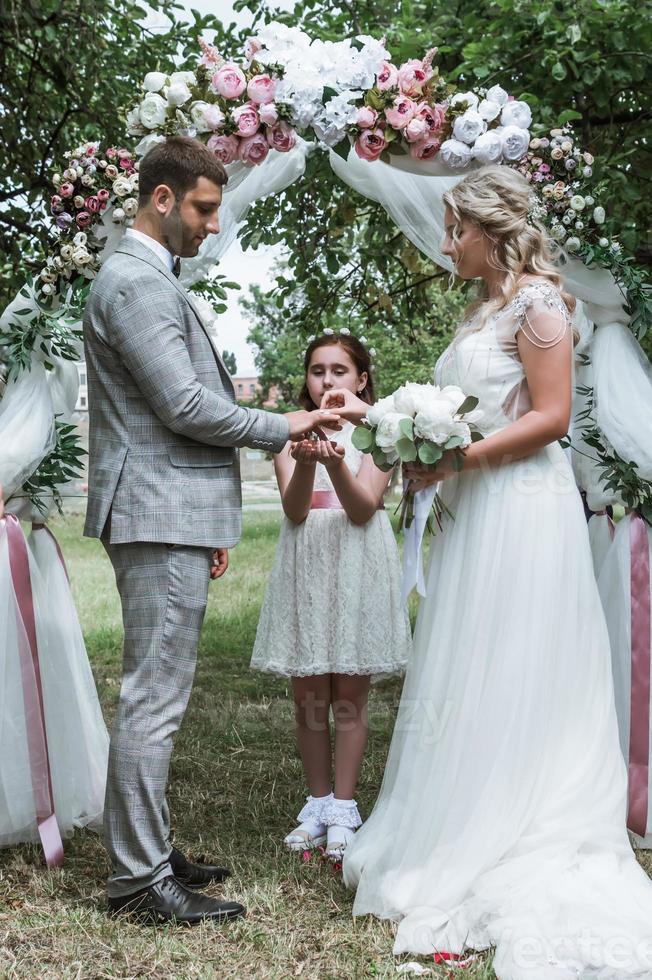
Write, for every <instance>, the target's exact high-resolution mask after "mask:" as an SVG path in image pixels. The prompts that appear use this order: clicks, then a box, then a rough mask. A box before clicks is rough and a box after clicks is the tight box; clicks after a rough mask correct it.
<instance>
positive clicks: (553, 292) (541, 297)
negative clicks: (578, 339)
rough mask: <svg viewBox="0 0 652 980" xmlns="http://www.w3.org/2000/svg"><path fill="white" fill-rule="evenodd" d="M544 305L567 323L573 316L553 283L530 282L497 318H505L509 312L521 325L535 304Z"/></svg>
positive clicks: (500, 311) (498, 313)
mask: <svg viewBox="0 0 652 980" xmlns="http://www.w3.org/2000/svg"><path fill="white" fill-rule="evenodd" d="M536 302H540V303H543V304H544V305H545V306H546V307H547V308H548V309H549V310H551V311H554V312H555V313H559V315H560V316H562V317H563V319H564V322H565V323H567V322H568V321H569V320H570V318H571V316H570V313H569V311H568V307H567V306H566V304H565V303H564V301H563V299H562V296H561V293H560V292H559V290H558V289H556V288H555V286H553V284H552V283H551V282H529V283H526V285H525V286H522V287H521V288H520V289H519V291H518V292H517V293H516V295H515V296H514V299H513V300H511V301H510V302H509V303H508V304H507V306H505V307H503V309H502V310H498V312H497V313H496V318H498V317H501V316H504V315H505V314H506V313H507V312H509V313H510V314H511V315H512V316H514V317H515V318H516V320H517V321H518V322H519V324H522V323H523V320H524V319H525V317H526V315H527V311H528V309H529V308H530V307H531V306H533V304H534V303H536Z"/></svg>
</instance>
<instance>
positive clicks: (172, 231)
mask: <svg viewBox="0 0 652 980" xmlns="http://www.w3.org/2000/svg"><path fill="white" fill-rule="evenodd" d="M161 233H162V237H163V241H164V242H165V246H166V248H167V249H168V250H169V251H170V252H171V253H172V254H173V255H180V256H181V258H191V257H192V256H193V255H196V254H197V252H198V251H199V245H197V244H196V242H195V238H196V237H197V236H195V235H193V233H192V231H191V230H190V229H189V228H187V227H186V226H185V225H184V223H183V219H182V217H181V212H180V209H179V204H178V202H175V204H174V206H173V208H172V210H171V211H170V213H169V214H168V215H166V216H165V217H164V218H163V223H162V227H161Z"/></svg>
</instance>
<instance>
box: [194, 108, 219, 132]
mask: <svg viewBox="0 0 652 980" xmlns="http://www.w3.org/2000/svg"><path fill="white" fill-rule="evenodd" d="M220 117H221V122H220ZM190 118H191V119H192V121H193V125H194V126H195V127H196V128H197V132H198V133H210V132H211V131H212V130H214V129H219V128H220V126H221V125H222V124H223V123H224V119H225V116H224V113H223V112H222V110H221V109H220V108H219V106H216V105H209V103H208V102H193V103H192V105H191V106H190ZM209 119H210V121H209ZM213 123H217V125H213Z"/></svg>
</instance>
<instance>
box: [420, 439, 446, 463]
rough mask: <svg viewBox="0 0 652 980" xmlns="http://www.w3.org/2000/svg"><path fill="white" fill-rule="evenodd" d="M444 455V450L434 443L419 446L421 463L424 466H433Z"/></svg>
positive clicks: (423, 443) (424, 443)
mask: <svg viewBox="0 0 652 980" xmlns="http://www.w3.org/2000/svg"><path fill="white" fill-rule="evenodd" d="M443 455H444V453H443V450H441V449H440V448H439V446H435V445H434V444H433V443H432V442H422V443H421V445H420V446H419V462H420V463H423V465H424V466H433V465H434V464H435V463H438V462H439V460H440V459H441V458H442V456H443Z"/></svg>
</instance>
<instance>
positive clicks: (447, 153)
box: [439, 140, 471, 170]
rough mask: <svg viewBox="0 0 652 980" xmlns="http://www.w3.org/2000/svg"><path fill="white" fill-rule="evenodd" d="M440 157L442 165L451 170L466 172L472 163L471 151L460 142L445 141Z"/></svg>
mask: <svg viewBox="0 0 652 980" xmlns="http://www.w3.org/2000/svg"><path fill="white" fill-rule="evenodd" d="M439 156H440V159H441V161H442V163H443V164H444V165H445V166H446V167H450V169H451V170H464V168H465V167H468V165H469V164H470V162H471V149H470V147H468V146H467V145H466V143H461V142H460V141H459V140H445V141H444V142H443V143H442V145H441V149H440V151H439Z"/></svg>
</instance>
